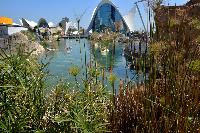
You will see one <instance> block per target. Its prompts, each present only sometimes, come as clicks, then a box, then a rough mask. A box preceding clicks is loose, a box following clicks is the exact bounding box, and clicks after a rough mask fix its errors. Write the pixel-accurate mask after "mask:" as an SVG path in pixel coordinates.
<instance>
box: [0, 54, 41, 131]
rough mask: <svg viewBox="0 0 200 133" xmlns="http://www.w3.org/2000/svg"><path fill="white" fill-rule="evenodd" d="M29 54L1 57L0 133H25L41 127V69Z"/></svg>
mask: <svg viewBox="0 0 200 133" xmlns="http://www.w3.org/2000/svg"><path fill="white" fill-rule="evenodd" d="M30 54H31V53H29V54H24V53H17V54H15V55H14V54H13V55H6V54H4V56H3V57H2V58H1V59H0V71H1V72H0V73H1V74H0V106H1V107H0V132H27V131H30V130H37V129H39V128H40V126H41V124H42V117H43V115H44V108H42V107H43V106H44V94H43V91H44V90H43V89H44V83H43V77H44V73H42V72H41V70H42V68H43V66H42V65H39V64H38V63H36V62H35V61H34V59H33V58H31V57H30Z"/></svg>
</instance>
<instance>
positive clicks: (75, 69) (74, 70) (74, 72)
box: [68, 66, 80, 77]
mask: <svg viewBox="0 0 200 133" xmlns="http://www.w3.org/2000/svg"><path fill="white" fill-rule="evenodd" d="M68 71H69V74H71V75H72V76H74V77H76V76H77V75H78V74H79V73H80V68H79V67H77V66H73V67H71V68H69V70H68Z"/></svg>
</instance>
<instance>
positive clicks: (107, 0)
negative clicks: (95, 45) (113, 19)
mask: <svg viewBox="0 0 200 133" xmlns="http://www.w3.org/2000/svg"><path fill="white" fill-rule="evenodd" d="M104 4H110V5H112V6H113V7H114V8H115V10H116V11H117V12H119V10H118V9H117V7H116V6H115V5H114V4H113V3H112V2H111V1H110V0H102V1H101V2H100V3H99V5H98V6H97V7H96V8H95V9H94V11H93V14H92V19H91V22H90V25H89V26H88V29H87V32H89V31H90V30H91V29H92V24H93V21H94V19H95V16H96V14H97V11H98V10H99V8H100V7H101V6H102V5H104ZM119 14H120V12H119ZM120 15H121V14H120ZM121 16H122V15H121ZM122 19H123V21H124V23H125V24H126V21H125V20H124V18H123V17H122ZM126 26H127V27H128V25H127V24H126ZM128 28H129V27H128ZM128 30H129V31H130V29H128Z"/></svg>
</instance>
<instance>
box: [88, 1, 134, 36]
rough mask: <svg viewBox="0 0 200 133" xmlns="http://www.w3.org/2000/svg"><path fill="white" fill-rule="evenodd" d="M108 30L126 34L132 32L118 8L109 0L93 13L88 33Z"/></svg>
mask: <svg viewBox="0 0 200 133" xmlns="http://www.w3.org/2000/svg"><path fill="white" fill-rule="evenodd" d="M106 29H108V30H111V31H119V32H121V33H124V34H126V33H128V32H129V31H130V30H129V27H128V26H127V24H126V22H125V20H124V18H123V17H122V15H121V14H120V12H119V10H118V9H117V7H116V6H115V5H114V4H113V3H112V2H111V1H109V0H102V1H101V2H100V4H99V5H98V6H97V7H96V8H95V10H94V12H93V15H92V20H91V22H90V25H89V27H88V29H87V31H88V32H89V31H91V30H92V31H93V32H102V31H104V30H106Z"/></svg>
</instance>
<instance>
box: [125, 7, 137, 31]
mask: <svg viewBox="0 0 200 133" xmlns="http://www.w3.org/2000/svg"><path fill="white" fill-rule="evenodd" d="M135 13H136V6H134V7H133V8H132V9H131V10H130V11H129V12H128V14H127V15H125V16H124V19H125V21H126V23H127V25H128V27H129V29H130V31H134V22H133V20H134V15H135Z"/></svg>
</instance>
